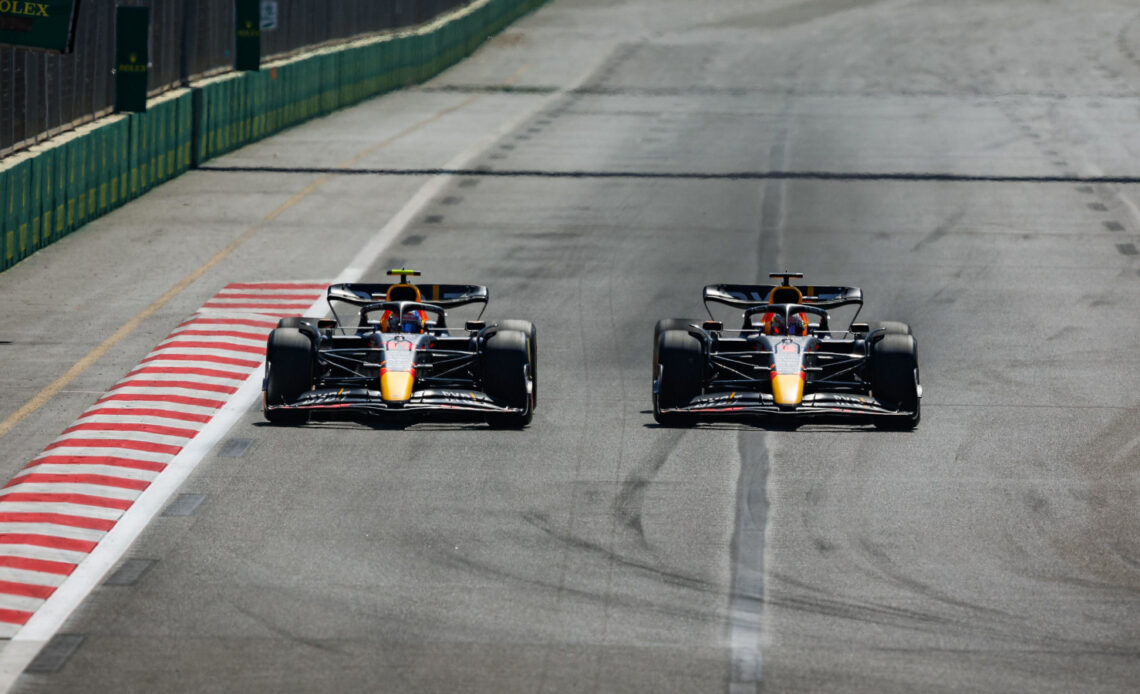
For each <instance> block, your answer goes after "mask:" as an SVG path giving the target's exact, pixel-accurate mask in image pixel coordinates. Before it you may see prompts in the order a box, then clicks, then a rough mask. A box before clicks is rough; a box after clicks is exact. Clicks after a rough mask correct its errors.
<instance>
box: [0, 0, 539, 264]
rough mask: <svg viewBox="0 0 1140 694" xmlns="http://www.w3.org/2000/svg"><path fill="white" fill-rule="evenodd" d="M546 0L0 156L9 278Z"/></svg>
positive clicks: (417, 73) (486, 5)
mask: <svg viewBox="0 0 1140 694" xmlns="http://www.w3.org/2000/svg"><path fill="white" fill-rule="evenodd" d="M544 2H546V0H477V2H473V3H471V4H470V5H467V6H466V7H463V8H462V9H459V10H456V11H454V12H451V13H449V14H446V15H443V16H442V17H440V18H438V19H436V20H435V21H433V22H431V23H429V24H426V25H423V26H421V27H418V28H415V29H410V30H403V31H398V32H392V33H386V34H382V35H379V36H375V37H371V38H366V39H361V40H357V41H353V42H350V43H347V44H342V45H337V46H334V47H329V48H322V49H318V50H315V51H312V52H308V53H305V54H303V55H300V56H296V57H293V58H289V59H285V60H280V61H270V62H265V63H263V64H262V66H261V70H260V71H258V72H234V73H227V74H225V75H221V76H218V77H215V78H212V79H207V80H203V81H201V82H194V83H191V84H190V85H189V87H188V88H185V89H180V90H175V91H173V92H167V93H165V94H163V95H162V96H160V97H158V98H155V99H151V100H149V101H148V102H147V110H146V112H145V113H122V114H117V115H113V116H108V117H107V118H103V119H100V120H98V121H95V122H93V123H91V124H89V125H86V126H84V127H81V128H78V129H76V130H74V131H71V132H68V133H65V134H63V135H61V136H59V137H56V138H53V139H51V140H48V141H46V142H44V143H42V144H40V145H37V146H35V147H32V148H31V149H29V150H26V151H23V152H19V153H17V154H14V155H12V156H10V157H7V158H5V159H3V160H0V270H5V269H7V268H9V267H11V266H12V265H15V264H16V263H17V262H19V261H20V260H22V259H24V258H26V257H28V256H29V255H31V254H32V253H34V252H36V251H37V250H39V249H41V248H43V247H44V246H47V245H48V244H50V243H53V242H55V241H57V240H59V239H60V238H63V237H64V236H66V235H67V234H69V233H71V232H72V231H75V230H76V229H78V228H79V227H81V226H83V225H84V224H86V223H87V222H89V221H91V220H92V219H95V218H97V217H99V216H101V215H104V214H106V213H107V212H110V211H111V210H113V209H115V208H117V207H119V206H121V205H123V204H124V203H126V202H128V201H130V200H131V199H133V198H135V197H138V196H139V195H142V194H143V193H145V192H147V191H148V190H150V189H151V188H153V187H155V186H157V185H160V184H162V183H164V182H166V181H168V180H170V179H171V178H174V177H175V176H178V175H179V174H181V173H183V172H184V171H187V170H189V169H191V168H194V167H196V166H198V165H199V164H201V163H203V162H205V161H208V160H209V159H212V158H213V157H216V156H219V155H221V154H225V153H226V152H230V151H232V150H234V149H237V148H239V147H242V146H244V145H247V144H249V143H251V142H254V141H256V140H259V139H261V138H264V137H267V136H269V135H272V134H274V133H276V132H279V131H281V130H284V129H285V128H289V127H291V126H294V125H297V124H299V123H303V122H304V121H307V120H309V119H311V118H314V117H317V116H323V115H326V114H328V113H331V112H333V111H335V110H337V109H341V108H344V107H346V106H351V105H352V104H355V103H357V102H360V101H362V100H364V99H368V98H371V97H374V96H377V95H380V94H383V93H385V92H389V91H392V90H394V89H399V88H402V87H405V86H408V85H411V84H416V83H419V82H423V81H425V80H427V79H429V78H431V77H433V76H434V75H437V74H439V73H440V72H442V71H443V70H445V69H447V68H448V67H450V66H451V65H454V64H455V63H457V62H459V61H460V60H462V59H463V58H464V57H466V56H468V55H470V54H471V53H472V52H474V51H475V49H476V48H478V47H479V45H480V44H482V43H483V41H485V40H486V39H487V38H489V37H490V36H493V35H494V34H497V33H498V32H500V31H502V30H503V29H504V28H505V27H507V26H508V25H509V24H510V23H511V22H513V21H515V20H516V19H518V18H519V17H521V16H523V15H524V14H526V13H528V12H530V11H532V10H534V9H535V8H537V7H538V6H540V5H542V4H543V3H544Z"/></svg>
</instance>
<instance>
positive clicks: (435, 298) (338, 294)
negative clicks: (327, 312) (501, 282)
mask: <svg viewBox="0 0 1140 694" xmlns="http://www.w3.org/2000/svg"><path fill="white" fill-rule="evenodd" d="M393 286H395V285H393V284H334V285H332V286H331V287H329V291H328V300H329V302H330V303H331V302H333V301H343V302H344V303H346V304H352V305H353V306H364V305H366V304H373V303H376V302H377V301H384V299H385V298H386V297H387V294H388V290H389V289H390V288H392V287H393ZM405 286H406V285H405ZM416 288H417V289H419V290H420V294H421V296H422V299H421V300H422V301H423V302H424V303H425V304H435V305H436V306H439V307H441V308H455V307H457V306H467V305H468V304H486V303H487V302H488V301H489V300H490V292H489V291H488V289H487V288H486V287H484V286H481V285H478V284H417V285H416Z"/></svg>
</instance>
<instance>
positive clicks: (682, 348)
mask: <svg viewBox="0 0 1140 694" xmlns="http://www.w3.org/2000/svg"><path fill="white" fill-rule="evenodd" d="M657 366H658V367H659V368H656V369H654V372H655V374H659V375H657V376H656V378H657V399H656V401H655V402H654V403H653V419H654V420H656V421H657V423H658V424H661V425H662V426H685V425H688V424H691V423H692V421H693V418H692V417H691V416H689V415H684V414H678V413H675V412H671V413H666V412H662V410H665V409H669V408H672V407H681V406H684V405H687V404H688V403H689V401H690V400H692V399H693V398H694V397H696V396H697V395H699V394H700V392H701V374H702V370H703V368H704V355H703V352H702V350H701V342H700V340H698V339H697V338H695V337H693V336H692V335H690V334H689V333H688V332H687V331H685V330H670V329H666V330H665V331H664V332H662V333H661V335H660V336H659V337H658V338H657Z"/></svg>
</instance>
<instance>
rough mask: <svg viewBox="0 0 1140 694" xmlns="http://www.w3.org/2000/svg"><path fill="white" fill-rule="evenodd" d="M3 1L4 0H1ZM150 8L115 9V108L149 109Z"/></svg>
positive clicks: (136, 110)
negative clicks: (147, 105)
mask: <svg viewBox="0 0 1140 694" xmlns="http://www.w3.org/2000/svg"><path fill="white" fill-rule="evenodd" d="M0 1H2V0H0ZM149 63H150V8H149V7H116V8H115V111H116V112H121V111H134V112H136V113H144V112H145V111H146V87H147V77H148V74H149V73H148V70H147V66H148V64H149Z"/></svg>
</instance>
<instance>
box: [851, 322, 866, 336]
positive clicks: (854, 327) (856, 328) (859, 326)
mask: <svg viewBox="0 0 1140 694" xmlns="http://www.w3.org/2000/svg"><path fill="white" fill-rule="evenodd" d="M850 330H851V332H853V333H855V334H857V335H866V334H867V333H869V332H871V325H870V324H869V323H852V324H851V328H850Z"/></svg>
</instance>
